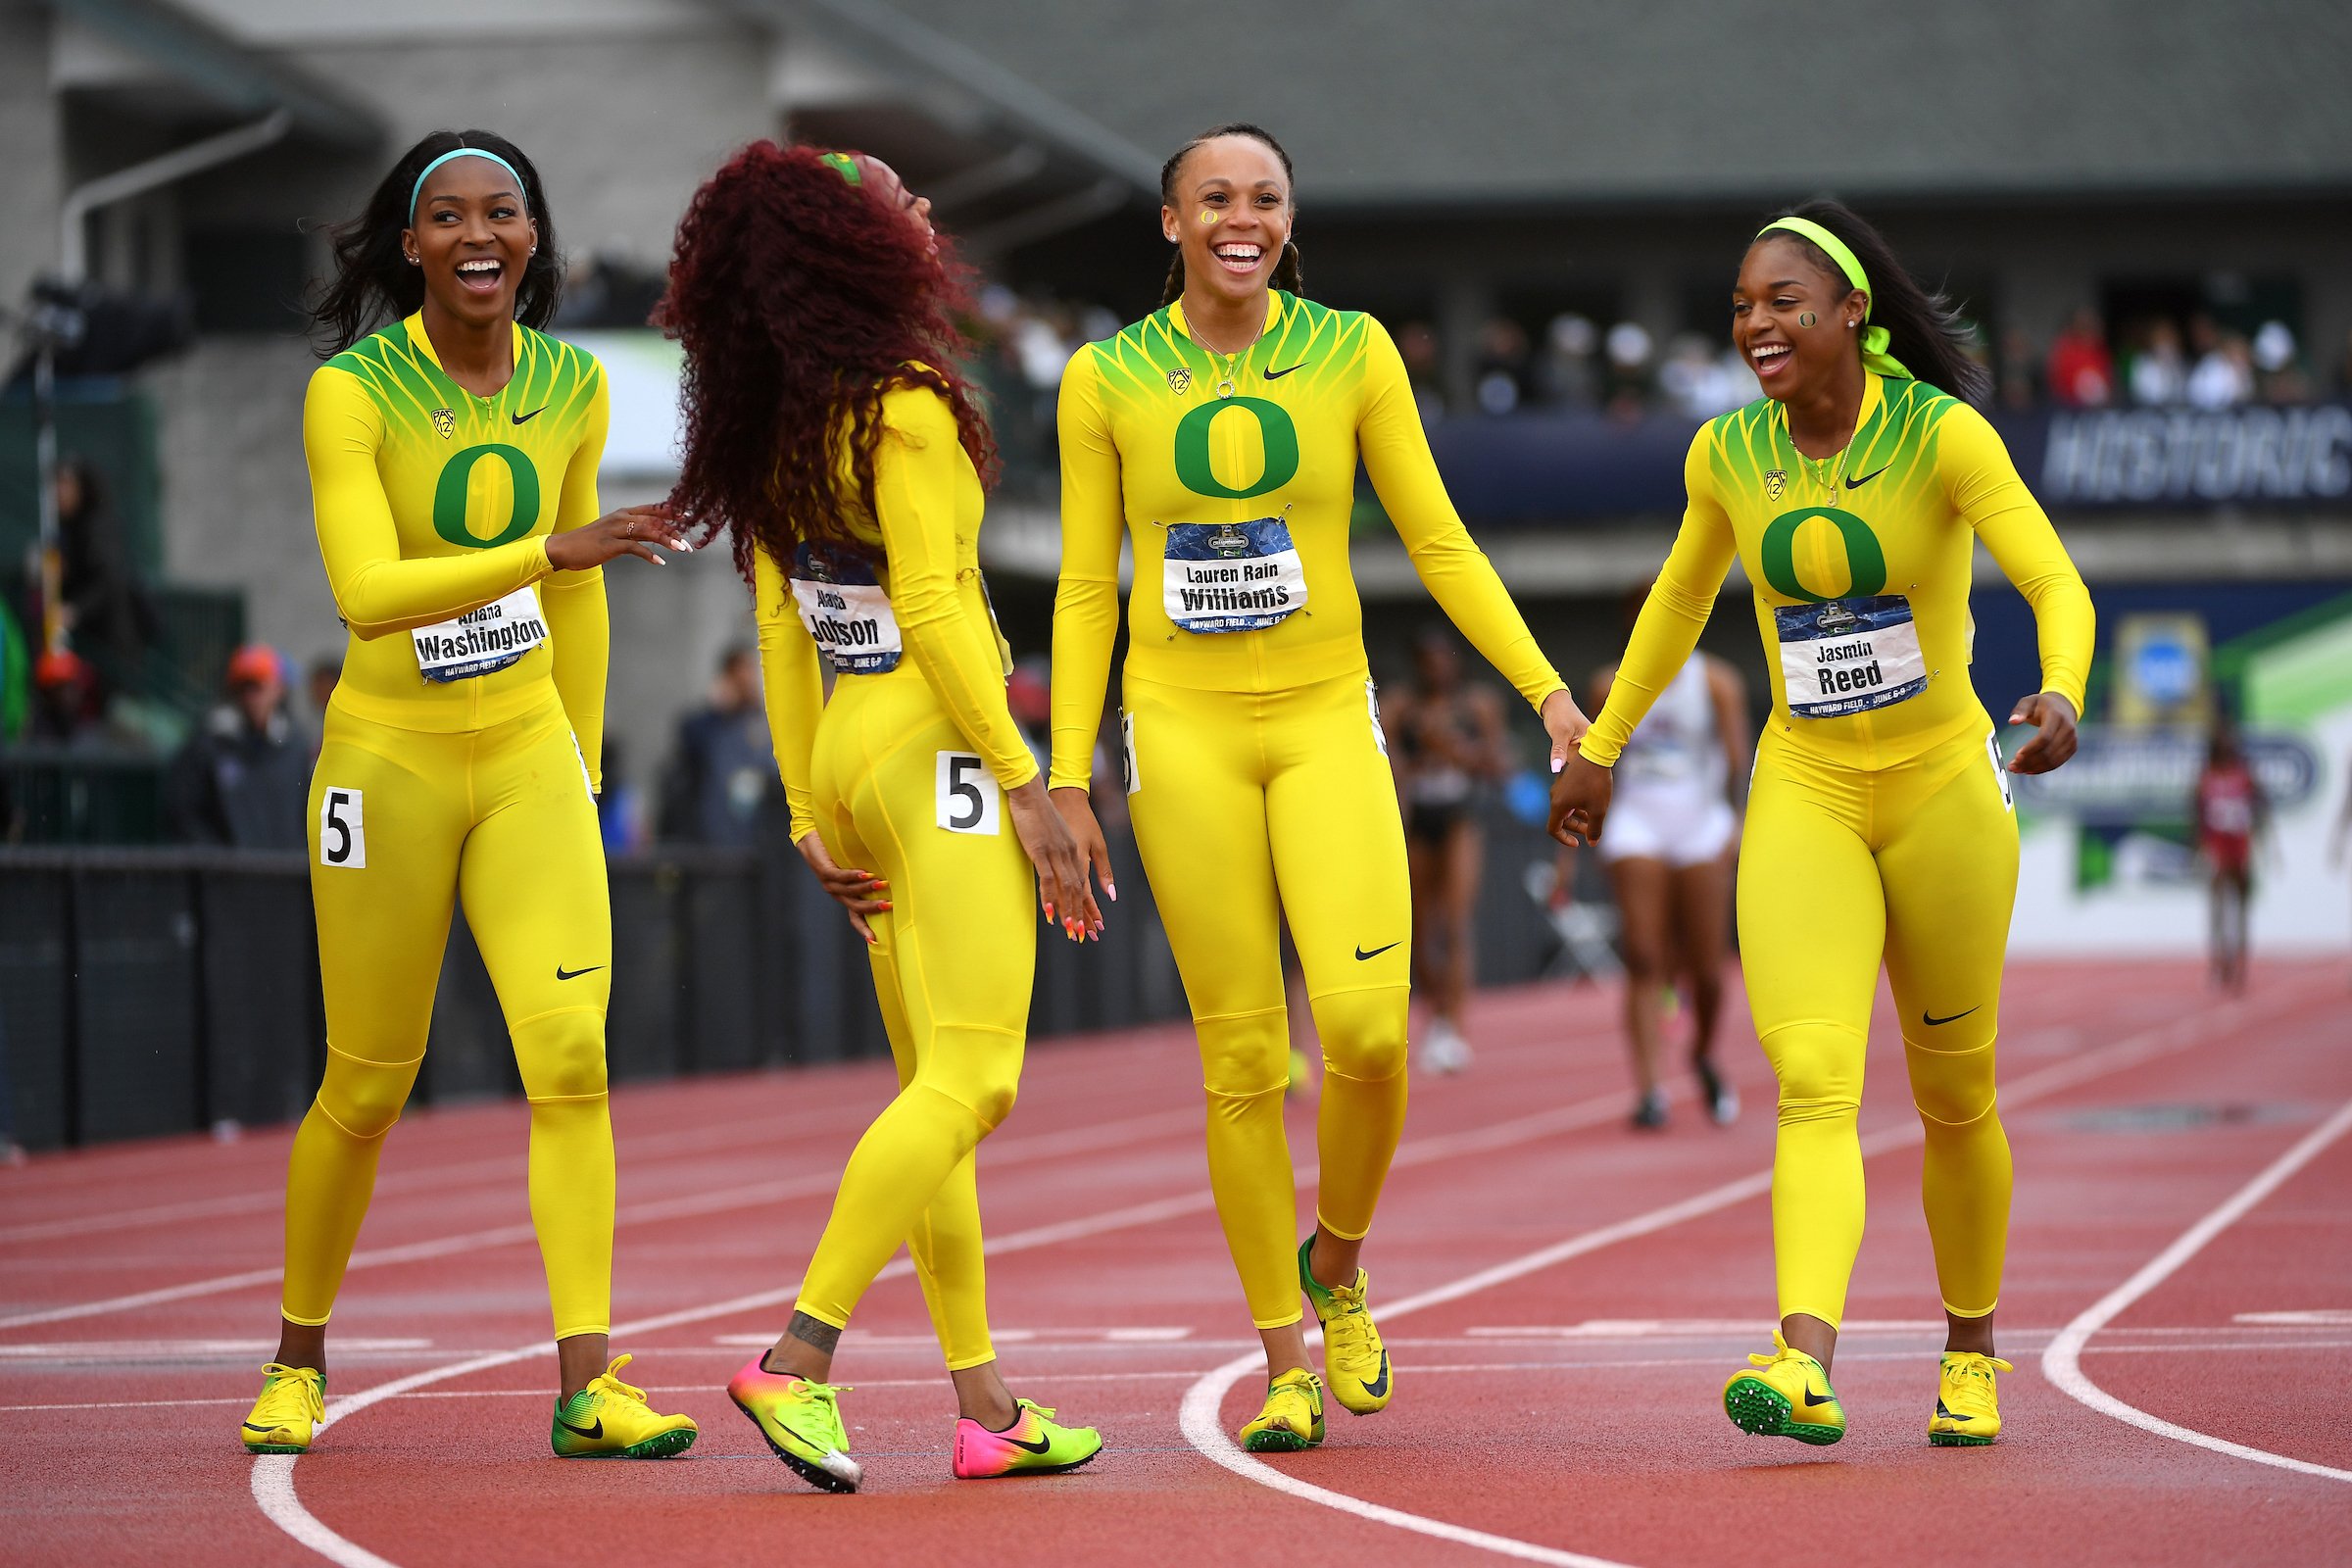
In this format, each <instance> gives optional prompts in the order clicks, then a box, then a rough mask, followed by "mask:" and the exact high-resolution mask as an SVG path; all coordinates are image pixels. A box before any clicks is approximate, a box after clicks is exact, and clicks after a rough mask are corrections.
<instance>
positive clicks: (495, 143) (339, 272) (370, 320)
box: [305, 130, 564, 360]
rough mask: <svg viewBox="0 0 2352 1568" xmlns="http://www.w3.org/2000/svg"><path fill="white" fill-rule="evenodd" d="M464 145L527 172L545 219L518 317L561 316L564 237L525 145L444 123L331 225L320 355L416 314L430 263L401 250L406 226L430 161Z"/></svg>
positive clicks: (540, 322) (320, 299) (533, 209)
mask: <svg viewBox="0 0 2352 1568" xmlns="http://www.w3.org/2000/svg"><path fill="white" fill-rule="evenodd" d="M460 147H478V148H480V149H481V150H482V151H483V152H486V153H496V154H497V155H498V156H499V157H501V158H503V159H505V160H506V161H507V163H508V164H509V165H510V166H511V167H512V168H513V169H514V171H515V173H517V174H519V175H521V176H522V200H523V205H524V206H525V207H526V208H528V209H529V211H530V215H531V221H532V222H534V223H536V224H538V225H539V250H538V253H537V254H536V255H534V256H532V257H531V259H530V260H529V261H527V262H525V263H524V264H523V268H522V282H521V283H520V284H519V285H518V286H517V287H516V289H515V319H516V320H518V321H520V322H522V324H523V325H525V326H530V327H541V326H545V325H546V324H547V323H548V322H549V321H551V320H553V319H555V314H556V302H557V301H558V300H559V299H560V298H562V296H563V293H564V257H563V254H562V251H561V249H560V247H558V245H557V244H556V221H555V219H554V218H552V217H551V216H549V214H548V211H547V191H546V188H545V187H544V186H542V185H541V184H540V183H539V171H538V170H537V169H536V168H535V167H533V166H532V163H531V161H530V160H529V159H528V158H525V157H524V156H523V155H522V149H521V148H519V147H517V146H515V144H514V143H513V142H511V141H509V140H507V138H506V137H504V136H501V135H499V134H498V133H497V132H495V131H488V130H436V131H434V132H433V133H432V134H430V135H428V136H426V137H425V138H424V139H423V140H421V141H419V142H418V143H417V145H416V146H414V147H412V148H410V149H409V150H408V151H407V152H405V153H402V154H401V155H400V161H399V162H398V163H396V164H394V165H393V166H392V168H391V170H390V172H387V173H386V174H385V175H384V177H383V178H382V179H381V180H379V181H377V183H376V187H375V190H374V192H373V193H372V194H370V195H369V196H368V205H367V207H366V208H365V209H364V210H362V212H361V213H360V216H359V217H357V218H355V219H353V220H351V221H349V222H347V223H338V224H337V225H335V227H333V228H331V229H329V230H328V231H327V234H328V237H329V238H330V239H332V241H333V242H334V247H335V271H334V275H333V276H332V277H330V278H328V279H327V281H326V282H325V283H324V284H323V285H321V286H320V287H319V291H318V294H317V297H316V298H315V299H314V300H313V301H312V304H311V308H310V310H309V311H308V312H307V313H305V314H307V315H308V316H309V318H310V321H311V336H312V338H313V340H314V341H315V342H316V343H317V345H318V349H319V358H320V359H322V360H325V359H332V358H333V357H334V356H336V355H338V354H340V353H342V352H343V351H344V350H345V349H347V348H349V347H351V346H352V345H353V344H354V343H357V342H358V341H359V340H360V339H361V338H363V337H366V336H367V335H368V333H369V332H372V331H374V330H375V328H376V327H377V326H379V325H381V324H382V323H383V322H385V321H397V320H399V319H402V318H403V317H406V316H412V315H414V314H416V311H417V307H419V306H421V305H422V304H423V303H424V270H423V269H422V268H418V267H411V266H410V265H409V259H408V258H407V257H406V256H404V255H402V254H401V249H400V234H401V230H403V229H405V228H409V227H412V226H413V220H414V218H415V216H416V215H415V214H413V213H412V212H411V211H410V210H409V197H410V195H411V194H412V193H413V192H414V191H415V190H416V188H417V175H418V174H421V173H423V172H424V166H425V165H427V164H429V163H431V162H432V161H433V160H434V159H436V158H438V157H440V156H441V155H442V154H443V153H446V152H454V151H455V150H457V149H458V148H460Z"/></svg>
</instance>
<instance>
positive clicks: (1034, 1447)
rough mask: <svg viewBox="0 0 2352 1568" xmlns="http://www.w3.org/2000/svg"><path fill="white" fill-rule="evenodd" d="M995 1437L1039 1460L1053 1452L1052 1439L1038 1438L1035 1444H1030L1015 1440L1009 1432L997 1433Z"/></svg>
mask: <svg viewBox="0 0 2352 1568" xmlns="http://www.w3.org/2000/svg"><path fill="white" fill-rule="evenodd" d="M995 1435H996V1436H997V1437H1000V1438H1003V1439H1004V1440H1005V1442H1006V1443H1009V1444H1011V1445H1012V1446H1014V1447H1016V1448H1018V1449H1020V1450H1021V1451H1022V1452H1023V1453H1034V1454H1036V1455H1037V1456H1038V1457H1039V1458H1041V1459H1042V1458H1044V1457H1045V1456H1046V1455H1047V1454H1049V1453H1051V1452H1052V1451H1053V1450H1054V1440H1053V1439H1052V1438H1040V1439H1038V1440H1037V1441H1036V1442H1035V1443H1031V1442H1029V1441H1027V1440H1026V1439H1023V1438H1016V1437H1014V1436H1013V1435H1012V1434H1011V1433H1009V1432H999V1433H997V1434H995Z"/></svg>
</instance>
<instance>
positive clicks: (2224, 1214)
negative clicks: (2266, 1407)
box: [2041, 1102, 2352, 1481]
mask: <svg viewBox="0 0 2352 1568" xmlns="http://www.w3.org/2000/svg"><path fill="white" fill-rule="evenodd" d="M2347 1131H2352V1102H2347V1103H2345V1104H2343V1105H2342V1106H2340V1107H2338V1108H2337V1110H2336V1113H2335V1114H2334V1115H2332V1116H2330V1117H2328V1118H2327V1120H2326V1121H2324V1122H2322V1123H2321V1124H2320V1125H2319V1126H2317V1127H2315V1128H2313V1129H2312V1130H2311V1131H2310V1132H2309V1133H2308V1134H2306V1135H2305V1136H2304V1137H2302V1138H2301V1139H2299V1140H2297V1141H2296V1143H2295V1145H2294V1147H2293V1148H2291V1149H2289V1150H2288V1151H2287V1152H2285V1153H2283V1154H2280V1155H2279V1156H2278V1158H2277V1159H2276V1160H2273V1161H2272V1162H2271V1165H2270V1167H2269V1168H2268V1169H2267V1170H2265V1171H2263V1172H2262V1174H2261V1175H2259V1176H2256V1177H2255V1178H2254V1179H2253V1180H2252V1181H2250V1182H2248V1183H2246V1185H2245V1186H2243V1187H2241V1188H2239V1189H2238V1190H2237V1191H2236V1192H2235V1193H2234V1194H2232V1195H2231V1196H2230V1198H2229V1201H2227V1202H2225V1203H2223V1204H2222V1206H2221V1207H2219V1208H2217V1209H2215V1210H2214V1211H2213V1212H2212V1213H2210V1214H2208V1215H2206V1216H2205V1217H2204V1218H2203V1219H2201V1220H2199V1221H2197V1222H2196V1224H2194V1225H2192V1226H2190V1227H2189V1228H2188V1229H2187V1230H2186V1231H2184V1232H2182V1233H2181V1235H2180V1239H2179V1240H2178V1241H2176V1242H2174V1243H2173V1245H2172V1246H2170V1247H2168V1248H2166V1249H2165V1250H2163V1251H2161V1252H2159V1253H2157V1254H2156V1255H2155V1256H2154V1257H2152V1258H2150V1259H2148V1261H2147V1263H2146V1265H2145V1266H2143V1267H2142V1268H2141V1269H2140V1271H2139V1272H2138V1273H2136V1274H2134V1275H2132V1276H2131V1278H2130V1279H2128V1280H2126V1281H2124V1283H2123V1284H2121V1285H2119V1286H2117V1287H2116V1288H2115V1289H2114V1290H2112V1291H2110V1292H2108V1293H2107V1294H2106V1295H2105V1296H2103V1297H2101V1298H2100V1299H2098V1300H2096V1301H2094V1302H2092V1303H2091V1304H2090V1305H2089V1306H2088V1307H2087V1308H2085V1309H2084V1310H2083V1312H2082V1316H2080V1317H2078V1318H2076V1319H2075V1320H2074V1321H2073V1322H2072V1323H2069V1324H2068V1325H2067V1326H2066V1327H2065V1328H2063V1329H2060V1330H2059V1331H2058V1337H2057V1338H2056V1339H2054V1340H2052V1341H2051V1342H2050V1343H2049V1346H2048V1348H2045V1349H2044V1350H2043V1351H2042V1352H2041V1375H2042V1376H2043V1377H2045V1378H2048V1379H2049V1380H2050V1381H2051V1382H2052V1383H2054V1384H2056V1385H2057V1386H2058V1387H2059V1388H2060V1389H2062V1390H2064V1391H2065V1392H2066V1393H2067V1394H2068V1395H2070V1396H2072V1397H2075V1398H2077V1399H2080V1400H2081V1401H2082V1403H2084V1404H2087V1405H2089V1406H2090V1407H2091V1408H2092V1409H2094V1410H2096V1411H2098V1412H2100V1413H2101V1414H2102V1415H2111V1416H2113V1417H2115V1419H2116V1420H2118V1421H2121V1422H2123V1423H2124V1424H2125V1425H2126V1426H2133V1427H2137V1428H2139V1430H2140V1431H2142V1432H2152V1433H2154V1434H2155V1435H2156V1436H2158V1437H2160V1438H2171V1439H2173V1440H2174V1441H2175V1442H2177V1443H2187V1444H2193V1445H2195V1446H2197V1447H2200V1448H2210V1449H2212V1450H2213V1451H2214V1452H2215V1453H2227V1454H2230V1455H2232V1456H2233V1457H2236V1458H2239V1459H2247V1460H2251V1461H2252V1462H2254V1463H2255V1464H2267V1465H2274V1466H2276V1467H2278V1469H2280V1470H2292V1471H2294V1472H2296V1473H2297V1474H2299V1475H2307V1476H2324V1477H2326V1478H2327V1480H2330V1481H2352V1470H2339V1469H2337V1468H2335V1467H2334V1466H2332V1465H2325V1464H2313V1463H2312V1462H2310V1461H2309V1460H2307V1459H2290V1458H2288V1457H2287V1456H2286V1455H2285V1454H2283V1453H2273V1452H2271V1451H2270V1450H2269V1449H2268V1448H2255V1447H2249V1446H2246V1445H2245V1444H2242V1443H2231V1442H2230V1441H2229V1439H2227V1438H2217V1437H2213V1436H2211V1435H2210V1434H2207V1433H2203V1432H2193V1431H2191V1430H2190V1429H2188V1428H2187V1427H2184V1426H2181V1425H2180V1424H2178V1423H2176V1422H2172V1421H2167V1420H2165V1419H2164V1418H2163V1417H2162V1416H2158V1415H2150V1414H2149V1413H2148V1412H2147V1411H2145V1410H2142V1409H2140V1408H2139V1407H2138V1406H2137V1405H2133V1404H2126V1403H2125V1402H2124V1401H2123V1400H2121V1399H2119V1398H2117V1397H2115V1396H2114V1395H2112V1394H2109V1393H2108V1392H2107V1391H2106V1390H2105V1389H2102V1388H2100V1387H2099V1386H2098V1385H2097V1384H2095V1383H2093V1382H2091V1381H2090V1378H2089V1377H2088V1376H2087V1375H2086V1374H2085V1373H2084V1372H2083V1370H2082V1351H2083V1348H2084V1347H2085V1346H2087V1345H2088V1344H2089V1342H2090V1337H2091V1336H2092V1335H2093V1334H2096V1333H2098V1332H2099V1330H2100V1329H2101V1328H2103V1327H2105V1326H2106V1324H2107V1323H2108V1322H2109V1321H2110V1320H2111V1319H2113V1318H2115V1317H2116V1316H2118V1315H2119V1314H2121V1313H2122V1312H2123V1311H2124V1309H2125V1308H2127V1307H2129V1306H2130V1305H2131V1303H2132V1302H2134V1301H2136V1300H2138V1299H2140V1298H2141V1297H2143V1296H2145V1295H2147V1294H2148V1293H2149V1292H2150V1291H2152V1290H2154V1289H2155V1288H2156V1287H2157V1286H2159V1285H2162V1284H2163V1283H2164V1282H2165V1281H2166V1280H2168V1279H2170V1278H2171V1277H2172V1276H2173V1274H2174V1273H2175V1272H2176V1271H2178V1270H2179V1269H2180V1265H2181V1264H2183V1263H2185V1262H2187V1261H2188V1260H2189V1259H2190V1258H2192V1257H2194V1256H2196V1255H2197V1253H2199V1252H2201V1251H2203V1250H2205V1247H2206V1244H2207V1243H2209V1242H2211V1241H2212V1240H2213V1239H2214V1238H2215V1237H2217V1236H2219V1235H2221V1234H2222V1232H2224V1231H2226V1230H2228V1229H2229V1227H2230V1226H2232V1225H2234V1224H2236V1223H2237V1222H2238V1221H2239V1220H2240V1219H2242V1218H2244V1217H2245V1214H2246V1212H2247V1210H2249V1209H2251V1208H2253V1207H2254V1205H2255V1204H2257V1203H2259V1202H2261V1201H2263V1200H2264V1199H2266V1198H2268V1197H2270V1196H2271V1194H2273V1193H2275V1192H2277V1191H2278V1188H2279V1186H2280V1185H2281V1184H2283V1183H2284V1182H2285V1181H2286V1180H2287V1178H2288V1177H2290V1176H2292V1175H2294V1174H2295V1172H2297V1171H2299V1170H2301V1169H2302V1168H2303V1167H2304V1166H2305V1165H2308V1164H2310V1163H2311V1162H2312V1160H2314V1159H2316V1158H2318V1157H2319V1155H2320V1153H2321V1152H2323V1151H2325V1150H2326V1149H2327V1146H2328V1145H2330V1144H2332V1143H2334V1142H2335V1141H2336V1140H2337V1139H2339V1138H2341V1137H2343V1136H2344V1134H2345V1133H2346V1132H2347Z"/></svg>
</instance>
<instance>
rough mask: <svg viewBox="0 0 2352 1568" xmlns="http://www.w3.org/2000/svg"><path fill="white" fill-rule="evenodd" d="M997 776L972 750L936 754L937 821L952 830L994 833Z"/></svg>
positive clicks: (997, 816) (997, 803) (997, 793)
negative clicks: (937, 779)
mask: <svg viewBox="0 0 2352 1568" xmlns="http://www.w3.org/2000/svg"><path fill="white" fill-rule="evenodd" d="M1001 798H1002V797H1001V796H1000V794H999V792H998V789H997V777H996V775H995V774H994V773H991V772H990V771H989V770H988V764H987V763H986V762H985V761H983V760H980V758H979V757H978V756H977V755H976V754H974V753H971V752H942V753H940V754H939V825H940V826H941V827H944V828H946V829H947V830H948V831H949V832H951V833H995V832H996V831H997V824H998V820H999V817H1000V815H1001V812H1000V809H999V802H1000V800H1001Z"/></svg>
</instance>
